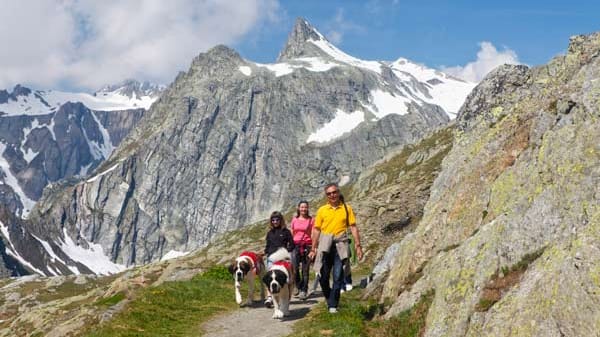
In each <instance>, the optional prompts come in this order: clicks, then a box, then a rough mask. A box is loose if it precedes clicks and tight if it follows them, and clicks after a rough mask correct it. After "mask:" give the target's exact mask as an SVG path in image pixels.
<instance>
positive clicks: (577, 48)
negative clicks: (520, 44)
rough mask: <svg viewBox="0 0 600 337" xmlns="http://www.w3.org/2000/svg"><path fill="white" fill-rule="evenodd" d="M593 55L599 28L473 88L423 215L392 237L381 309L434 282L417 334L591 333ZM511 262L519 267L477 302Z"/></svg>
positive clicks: (598, 47) (598, 216) (595, 314)
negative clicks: (559, 52)
mask: <svg viewBox="0 0 600 337" xmlns="http://www.w3.org/2000/svg"><path fill="white" fill-rule="evenodd" d="M599 55H600V34H598V33H596V34H592V35H587V36H576V37H573V38H571V42H570V45H569V49H568V52H567V54H566V55H565V56H560V57H557V58H555V59H553V60H552V61H551V62H550V63H549V64H547V65H544V66H540V67H536V68H532V69H529V68H526V67H523V66H504V67H500V68H498V69H497V70H496V71H494V72H493V73H491V74H489V75H488V76H487V77H486V78H485V79H484V80H483V81H482V83H480V84H479V85H478V86H477V87H476V88H475V90H474V91H473V92H472V93H471V94H470V96H469V97H468V98H467V101H466V102H465V104H464V105H463V108H462V109H461V111H460V114H459V117H458V120H457V126H458V130H457V131H456V132H455V135H454V145H453V147H452V150H451V151H450V152H449V154H448V155H447V156H446V158H445V159H444V161H443V164H442V171H441V172H440V174H439V176H438V177H437V178H436V180H435V182H434V184H433V186H432V188H431V195H430V198H429V201H428V202H427V204H426V206H425V209H424V214H423V219H422V220H421V222H420V223H419V225H418V227H417V228H416V230H415V231H414V232H413V233H411V234H410V235H407V236H406V237H405V238H404V239H403V240H402V241H400V242H399V247H396V249H398V253H397V254H396V255H395V258H394V261H393V263H391V265H392V266H393V267H392V268H391V269H390V274H389V277H388V278H387V279H386V281H385V284H384V287H383V288H382V295H381V298H382V300H392V301H393V303H394V304H393V305H392V306H391V307H389V308H388V310H387V313H386V317H393V316H395V315H396V314H398V313H399V312H401V311H402V310H405V309H407V308H410V307H411V306H412V305H414V304H415V303H416V301H417V299H418V298H419V296H420V295H421V294H424V293H426V292H427V291H429V290H431V289H434V290H435V298H434V300H433V303H432V305H431V308H430V309H429V313H428V316H427V329H426V332H425V336H592V335H595V334H597V331H599V328H600V326H599V325H598V318H599V317H600V311H599V310H598V302H599V301H600V296H599V295H598V294H599V289H600V283H599V282H598V277H597V274H598V266H597V261H598V260H599V258H600V251H598V249H597V247H598V246H599V244H600V234H599V233H600V231H599V229H600V227H599V226H600V208H599V207H598V205H599V204H600V202H599V201H600V200H599V199H600V189H599V186H600V184H598V182H599V181H600V166H599V165H598V162H599V159H600V148H599V146H598V142H597V140H598V139H599V138H600V134H599V131H598V130H600V124H599V122H598V121H599V117H600V114H599V111H600V109H599V107H600V84H598V81H597V78H598V77H599V75H600V57H599ZM540 254H541V255H540ZM531 256H534V257H537V256H539V257H537V259H535V258H534V259H533V260H531V261H529V260H528V261H527V263H524V262H523V261H525V260H527V259H531ZM513 266H520V267H519V268H523V267H522V266H527V267H526V269H525V270H524V273H523V274H522V276H519V277H518V279H517V282H516V283H514V284H511V286H507V287H505V288H502V289H501V291H500V292H499V294H500V296H499V298H497V299H495V301H492V302H491V303H483V301H482V300H483V299H485V298H484V297H483V291H484V289H485V288H486V287H487V286H488V285H489V284H491V282H492V281H493V280H494V279H497V278H502V277H504V276H507V275H509V274H510V273H511V270H515V268H514V267H513ZM417 273H418V274H419V276H418V277H415V275H416V274H417ZM407 280H412V281H413V282H414V284H411V287H408V288H406V287H403V285H405V284H406V281H407ZM483 304H486V305H483Z"/></svg>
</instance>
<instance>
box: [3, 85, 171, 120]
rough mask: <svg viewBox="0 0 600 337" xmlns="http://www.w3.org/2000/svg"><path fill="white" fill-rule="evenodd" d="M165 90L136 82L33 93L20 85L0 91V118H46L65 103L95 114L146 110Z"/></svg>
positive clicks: (36, 91)
mask: <svg viewBox="0 0 600 337" xmlns="http://www.w3.org/2000/svg"><path fill="white" fill-rule="evenodd" d="M162 89H164V87H161V86H158V85H152V84H149V83H147V82H146V83H143V84H140V83H139V82H137V81H126V82H124V83H123V84H121V85H117V86H106V87H104V88H103V89H101V90H100V91H98V92H96V93H94V94H88V93H78V92H66V91H59V90H35V91H34V90H32V89H29V88H26V87H23V86H21V85H17V86H15V88H14V89H13V91H12V93H9V92H8V91H6V90H0V116H20V115H30V116H32V115H47V114H51V113H54V112H56V111H57V110H58V108H60V106H61V105H63V104H65V103H67V102H73V103H76V102H81V103H83V104H84V105H85V106H86V107H88V108H89V109H92V110H96V111H115V110H128V109H138V108H143V109H148V108H149V107H150V105H152V103H154V101H155V100H156V99H157V98H158V96H159V95H160V92H161V91H162Z"/></svg>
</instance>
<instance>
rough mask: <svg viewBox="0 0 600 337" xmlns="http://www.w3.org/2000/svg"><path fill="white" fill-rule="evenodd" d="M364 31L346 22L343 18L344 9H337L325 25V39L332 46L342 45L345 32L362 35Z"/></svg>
mask: <svg viewBox="0 0 600 337" xmlns="http://www.w3.org/2000/svg"><path fill="white" fill-rule="evenodd" d="M364 30H365V29H364V28H363V27H362V26H360V25H357V24H355V23H353V22H351V21H348V20H347V19H346V18H345V17H344V9H343V8H338V9H337V10H336V13H335V16H334V17H333V18H332V19H331V20H329V23H328V24H327V27H326V31H327V33H326V34H325V35H326V36H327V39H328V40H329V41H331V42H332V43H333V44H335V45H339V44H341V43H342V41H343V39H344V35H345V34H346V33H347V32H355V33H362V32H364Z"/></svg>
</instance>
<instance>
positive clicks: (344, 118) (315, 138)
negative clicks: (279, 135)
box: [306, 109, 365, 143]
mask: <svg viewBox="0 0 600 337" xmlns="http://www.w3.org/2000/svg"><path fill="white" fill-rule="evenodd" d="M364 120H365V113H364V112H362V111H360V110H357V111H354V112H351V113H348V112H344V111H342V110H341V109H338V110H337V111H336V113H335V117H334V118H333V119H332V120H331V121H329V122H328V123H326V124H324V125H323V126H322V127H321V128H319V129H318V130H316V131H315V132H313V133H312V134H310V135H309V136H308V139H307V140H306V142H307V143H310V142H317V143H326V142H328V141H331V140H333V139H335V138H338V137H340V136H342V135H343V134H345V133H346V132H350V131H352V130H353V129H354V128H355V127H357V126H358V125H359V124H360V123H362V122H363V121H364Z"/></svg>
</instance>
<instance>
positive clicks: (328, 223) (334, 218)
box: [315, 203, 356, 235]
mask: <svg viewBox="0 0 600 337" xmlns="http://www.w3.org/2000/svg"><path fill="white" fill-rule="evenodd" d="M346 207H348V223H349V224H350V226H354V225H356V218H355V217H354V212H353V211H352V207H350V205H348V204H346ZM315 228H318V229H320V230H321V232H323V233H324V234H333V235H340V234H342V233H343V232H345V231H346V229H347V228H346V210H345V209H344V205H343V204H342V203H340V204H339V205H338V207H335V208H334V207H333V206H331V205H330V204H326V205H324V206H321V207H320V208H319V210H318V211H317V216H316V217H315Z"/></svg>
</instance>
